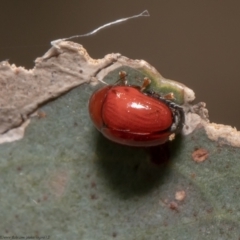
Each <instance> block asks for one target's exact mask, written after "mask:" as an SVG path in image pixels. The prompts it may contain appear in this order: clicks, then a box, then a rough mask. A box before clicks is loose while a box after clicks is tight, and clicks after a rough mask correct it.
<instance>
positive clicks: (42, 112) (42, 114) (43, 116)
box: [37, 110, 47, 119]
mask: <svg viewBox="0 0 240 240" xmlns="http://www.w3.org/2000/svg"><path fill="white" fill-rule="evenodd" d="M46 116H47V114H46V113H45V112H44V111H42V110H38V111H37V117H38V118H39V119H40V118H45V117H46Z"/></svg>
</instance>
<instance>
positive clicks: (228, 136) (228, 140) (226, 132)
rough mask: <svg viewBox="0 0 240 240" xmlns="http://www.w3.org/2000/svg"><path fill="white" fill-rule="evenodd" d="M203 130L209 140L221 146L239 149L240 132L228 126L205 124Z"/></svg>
mask: <svg viewBox="0 0 240 240" xmlns="http://www.w3.org/2000/svg"><path fill="white" fill-rule="evenodd" d="M204 128H205V131H206V134H207V136H208V138H209V139H211V140H213V141H218V142H220V143H222V144H227V145H231V146H233V147H240V131H237V129H236V128H233V127H231V126H228V125H223V124H216V123H205V124H204Z"/></svg>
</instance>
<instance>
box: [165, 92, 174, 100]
mask: <svg viewBox="0 0 240 240" xmlns="http://www.w3.org/2000/svg"><path fill="white" fill-rule="evenodd" d="M163 98H164V99H166V100H175V99H176V98H175V97H174V94H173V93H172V92H171V93H168V94H166V95H164V96H163Z"/></svg>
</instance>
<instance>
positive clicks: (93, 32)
mask: <svg viewBox="0 0 240 240" xmlns="http://www.w3.org/2000/svg"><path fill="white" fill-rule="evenodd" d="M149 16H150V14H149V12H148V10H145V11H143V12H142V13H140V14H138V15H134V16H131V17H127V18H121V19H118V20H115V21H113V22H109V23H106V24H104V25H102V26H100V27H98V28H96V29H95V30H93V31H91V32H89V33H86V34H82V35H74V36H71V37H68V38H61V39H57V40H54V41H52V42H51V44H52V46H54V47H57V46H56V44H57V43H59V42H61V41H66V40H70V39H73V38H80V37H87V36H90V35H93V34H95V33H97V32H98V31H100V30H101V29H103V28H106V27H110V26H111V25H114V24H117V23H121V22H124V21H127V20H129V19H133V18H138V17H149Z"/></svg>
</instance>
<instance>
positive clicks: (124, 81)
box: [116, 71, 127, 85]
mask: <svg viewBox="0 0 240 240" xmlns="http://www.w3.org/2000/svg"><path fill="white" fill-rule="evenodd" d="M118 74H119V79H118V80H117V82H116V83H118V82H121V83H122V84H123V85H127V73H126V72H125V71H120V72H119V73H118Z"/></svg>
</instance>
